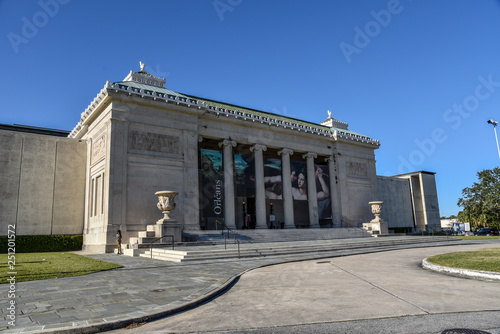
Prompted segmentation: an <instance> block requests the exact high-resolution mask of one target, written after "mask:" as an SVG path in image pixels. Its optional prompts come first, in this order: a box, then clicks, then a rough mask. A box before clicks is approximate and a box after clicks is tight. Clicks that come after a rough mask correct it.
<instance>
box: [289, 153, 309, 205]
mask: <svg viewBox="0 0 500 334" xmlns="http://www.w3.org/2000/svg"><path fill="white" fill-rule="evenodd" d="M290 168H291V174H292V175H291V179H292V197H293V199H294V200H299V201H307V172H306V163H305V162H304V161H296V160H292V161H290Z"/></svg>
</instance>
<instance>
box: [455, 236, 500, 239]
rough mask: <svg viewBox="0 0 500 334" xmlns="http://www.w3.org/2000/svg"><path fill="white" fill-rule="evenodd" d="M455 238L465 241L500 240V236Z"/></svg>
mask: <svg viewBox="0 0 500 334" xmlns="http://www.w3.org/2000/svg"><path fill="white" fill-rule="evenodd" d="M453 237H454V238H458V239H463V240H491V239H500V236H498V237H497V236H489V237H488V236H486V235H477V236H475V235H471V236H462V235H460V236H459V235H456V236H453Z"/></svg>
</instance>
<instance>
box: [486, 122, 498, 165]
mask: <svg viewBox="0 0 500 334" xmlns="http://www.w3.org/2000/svg"><path fill="white" fill-rule="evenodd" d="M488 124H491V125H493V130H495V139H496V141H497V150H498V157H499V158H500V146H498V136H497V125H498V122H497V121H494V120H492V119H490V120H489V121H488Z"/></svg>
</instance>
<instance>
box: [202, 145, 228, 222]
mask: <svg viewBox="0 0 500 334" xmlns="http://www.w3.org/2000/svg"><path fill="white" fill-rule="evenodd" d="M200 174H201V187H200V192H201V194H200V195H201V196H200V199H201V224H200V225H201V227H202V229H220V228H221V226H217V223H216V220H218V221H219V222H221V223H224V207H223V205H224V198H223V194H224V181H223V180H224V170H223V163H222V151H218V150H207V149H201V150H200Z"/></svg>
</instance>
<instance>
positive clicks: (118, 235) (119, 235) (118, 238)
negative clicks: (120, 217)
mask: <svg viewBox="0 0 500 334" xmlns="http://www.w3.org/2000/svg"><path fill="white" fill-rule="evenodd" d="M116 244H117V245H118V255H120V254H123V253H122V231H120V230H118V232H117V233H116Z"/></svg>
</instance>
